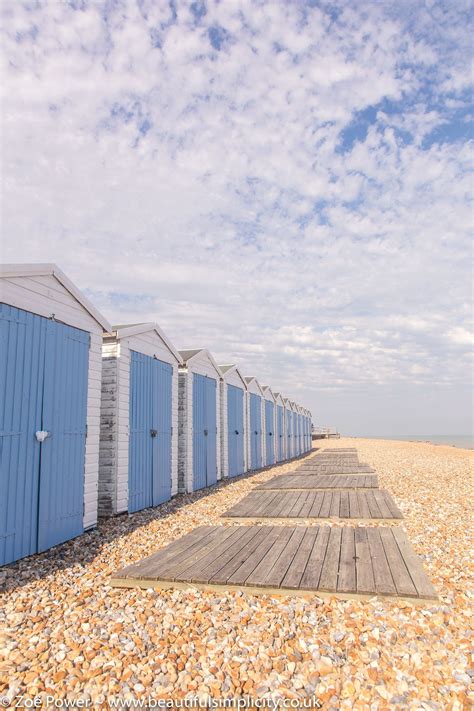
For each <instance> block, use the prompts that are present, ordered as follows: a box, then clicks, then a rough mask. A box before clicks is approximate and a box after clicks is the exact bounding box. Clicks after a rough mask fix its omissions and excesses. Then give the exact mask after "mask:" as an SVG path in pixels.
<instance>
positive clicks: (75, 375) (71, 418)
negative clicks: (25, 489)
mask: <svg viewBox="0 0 474 711" xmlns="http://www.w3.org/2000/svg"><path fill="white" fill-rule="evenodd" d="M88 371H89V334H88V333H85V332H84V331H80V330H78V329H76V328H72V327H71V326H65V325H63V324H60V323H55V322H54V321H48V322H47V325H46V351H45V361H44V391H43V392H44V395H43V422H42V427H41V429H43V430H46V431H47V432H50V433H51V434H50V436H48V438H47V439H46V440H45V441H44V443H43V444H42V448H41V450H42V451H41V485H40V496H39V507H38V550H39V551H44V550H47V549H48V548H51V547H52V546H54V545H57V544H58V543H63V542H64V541H68V540H70V539H71V538H75V537H76V536H79V535H80V534H81V533H82V532H83V530H84V528H83V516H84V457H85V447H86V425H87V386H88Z"/></svg>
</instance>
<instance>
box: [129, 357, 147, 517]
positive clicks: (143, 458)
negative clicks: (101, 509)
mask: <svg viewBox="0 0 474 711" xmlns="http://www.w3.org/2000/svg"><path fill="white" fill-rule="evenodd" d="M152 360H153V359H152V358H150V357H149V356H146V355H143V354H142V353H137V352H135V351H130V404H129V418H130V425H129V455H128V510H129V511H130V512H131V513H133V512H134V511H141V510H142V509H146V508H148V507H149V506H151V505H152V501H153V499H152V481H151V478H152V467H153V447H152V442H151V439H152V438H151V430H152V429H153V427H152V425H153V421H152V400H153V386H152V377H153V371H152V367H151V362H152Z"/></svg>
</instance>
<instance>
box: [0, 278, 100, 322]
mask: <svg viewBox="0 0 474 711" xmlns="http://www.w3.org/2000/svg"><path fill="white" fill-rule="evenodd" d="M34 276H53V277H54V278H55V279H57V281H58V282H59V283H60V284H61V285H62V286H63V287H64V288H65V289H66V291H68V292H69V293H70V294H71V296H73V297H74V298H75V299H76V301H78V302H79V303H80V304H81V306H82V307H83V308H84V309H85V310H86V311H87V312H88V313H89V314H90V315H91V316H92V318H93V319H94V320H95V321H97V323H98V324H99V325H100V326H102V328H103V329H104V331H106V332H110V330H111V328H112V326H111V325H110V323H109V322H108V321H107V320H106V319H105V317H104V316H102V314H101V313H100V311H98V310H97V309H96V308H95V306H93V305H92V303H91V302H90V301H89V299H88V298H87V297H86V296H84V294H83V293H82V291H80V290H79V289H78V288H77V286H75V284H73V283H72V281H71V280H70V279H69V278H68V277H67V276H66V275H65V274H64V272H62V271H61V269H60V268H59V267H58V266H57V265H56V264H0V278H2V277H3V278H4V279H8V277H34Z"/></svg>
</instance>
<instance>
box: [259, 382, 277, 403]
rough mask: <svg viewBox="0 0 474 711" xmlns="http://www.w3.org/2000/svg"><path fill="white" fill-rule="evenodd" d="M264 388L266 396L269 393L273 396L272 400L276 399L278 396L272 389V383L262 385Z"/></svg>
mask: <svg viewBox="0 0 474 711" xmlns="http://www.w3.org/2000/svg"><path fill="white" fill-rule="evenodd" d="M262 390H263V394H264V395H265V397H266V396H267V395H268V394H270V395H271V397H272V400H276V398H275V393H274V392H273V390H272V389H271V387H270V385H262Z"/></svg>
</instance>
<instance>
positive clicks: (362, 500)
mask: <svg viewBox="0 0 474 711" xmlns="http://www.w3.org/2000/svg"><path fill="white" fill-rule="evenodd" d="M356 494H357V501H358V502H359V512H360V517H361V518H371V514H370V509H369V505H368V503H367V498H366V496H365V491H357V492H356Z"/></svg>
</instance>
